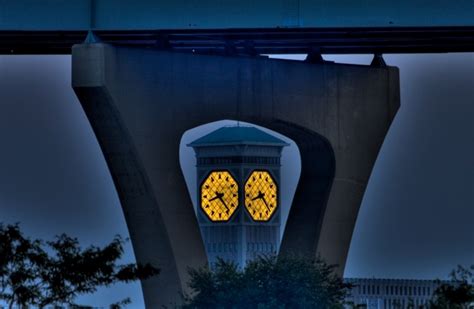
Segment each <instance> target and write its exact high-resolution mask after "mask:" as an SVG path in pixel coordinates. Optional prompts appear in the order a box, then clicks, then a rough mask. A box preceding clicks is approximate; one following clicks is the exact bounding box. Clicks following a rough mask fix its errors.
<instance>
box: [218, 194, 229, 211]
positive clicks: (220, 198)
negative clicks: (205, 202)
mask: <svg viewBox="0 0 474 309" xmlns="http://www.w3.org/2000/svg"><path fill="white" fill-rule="evenodd" d="M223 195H224V194H222V196H223ZM222 196H219V200H220V201H221V202H222V204H224V207H225V209H227V211H229V207H227V204H226V203H225V202H224V200H223V199H222Z"/></svg>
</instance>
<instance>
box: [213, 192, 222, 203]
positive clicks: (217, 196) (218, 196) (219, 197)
mask: <svg viewBox="0 0 474 309" xmlns="http://www.w3.org/2000/svg"><path fill="white" fill-rule="evenodd" d="M223 196H224V193H219V192H216V196H214V197H213V198H211V199H210V200H209V202H212V201H213V200H217V199H221V198H222V197H223Z"/></svg>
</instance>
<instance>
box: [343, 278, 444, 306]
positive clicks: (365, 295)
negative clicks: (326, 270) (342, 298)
mask: <svg viewBox="0 0 474 309" xmlns="http://www.w3.org/2000/svg"><path fill="white" fill-rule="evenodd" d="M344 281H345V282H346V283H350V284H352V286H353V288H352V290H351V291H350V294H349V295H348V296H347V297H346V302H347V303H351V304H354V305H355V306H359V307H361V308H371V309H402V308H428V303H429V301H430V300H431V298H432V296H433V293H434V291H435V290H436V288H437V287H438V283H437V281H435V280H409V279H364V278H346V279H344ZM348 308H351V307H350V306H348Z"/></svg>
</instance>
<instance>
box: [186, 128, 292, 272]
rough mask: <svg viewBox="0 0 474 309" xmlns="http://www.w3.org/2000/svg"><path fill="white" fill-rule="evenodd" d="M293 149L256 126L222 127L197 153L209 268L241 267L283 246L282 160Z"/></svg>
mask: <svg viewBox="0 0 474 309" xmlns="http://www.w3.org/2000/svg"><path fill="white" fill-rule="evenodd" d="M287 145H288V144H287V143H286V142H284V141H282V140H280V139H278V138H276V137H274V136H272V135H269V134H267V133H265V132H263V131H262V130H259V129H257V128H254V127H242V126H233V127H223V128H220V129H217V130H215V131H213V132H211V133H209V134H208V135H205V136H203V137H201V138H199V139H197V140H195V141H194V142H192V143H190V144H189V145H188V146H191V147H193V148H194V150H195V153H196V162H197V165H196V171H197V184H198V190H197V191H198V192H197V195H198V196H197V200H198V205H197V218H198V223H199V227H200V229H201V234H202V238H203V241H204V246H205V248H206V253H207V257H208V261H209V263H210V264H211V265H212V264H213V263H215V262H216V260H217V259H218V258H222V259H224V260H229V261H233V262H235V263H236V264H237V265H239V266H240V267H243V266H245V265H246V263H247V261H249V260H252V259H255V258H256V257H258V256H259V255H269V254H275V253H277V252H278V250H279V245H280V225H281V218H280V217H281V216H280V212H281V210H280V208H281V205H280V190H279V186H280V158H281V152H282V149H283V147H285V146H287Z"/></svg>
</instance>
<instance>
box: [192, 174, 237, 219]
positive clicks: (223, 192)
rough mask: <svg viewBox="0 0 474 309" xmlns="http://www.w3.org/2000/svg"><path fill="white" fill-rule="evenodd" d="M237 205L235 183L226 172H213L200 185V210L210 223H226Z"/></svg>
mask: <svg viewBox="0 0 474 309" xmlns="http://www.w3.org/2000/svg"><path fill="white" fill-rule="evenodd" d="M238 205H239V192H238V185H237V182H236V181H235V180H234V178H233V177H232V175H231V174H230V173H229V172H227V171H213V172H211V173H210V174H209V176H207V178H206V180H204V182H203V183H202V185H201V208H202V210H203V211H204V213H205V214H206V215H207V216H208V217H209V219H210V220H211V221H227V220H229V219H230V217H231V216H232V214H233V213H234V212H235V210H236V209H237V206H238Z"/></svg>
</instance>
